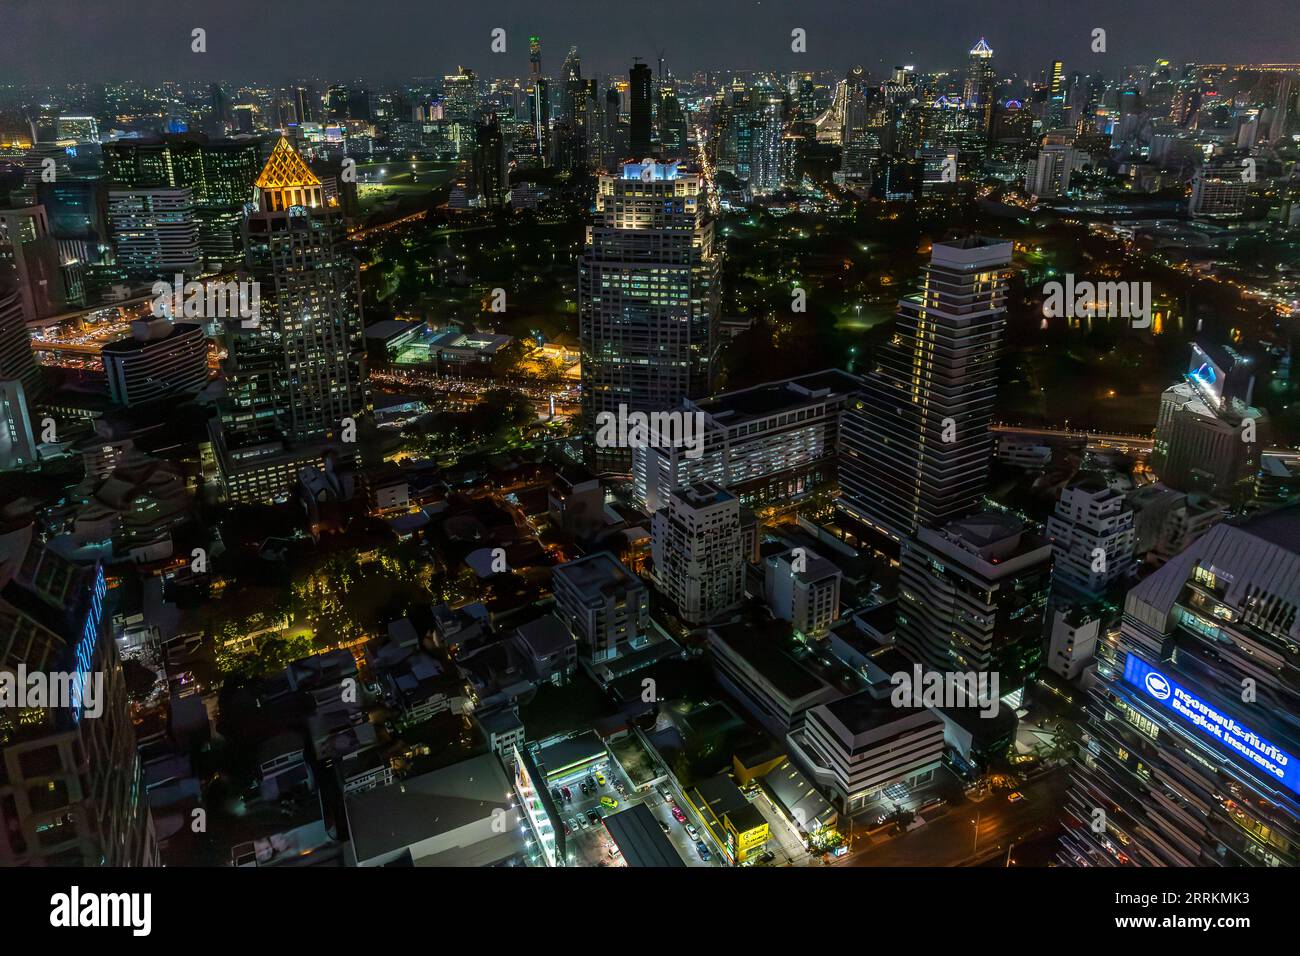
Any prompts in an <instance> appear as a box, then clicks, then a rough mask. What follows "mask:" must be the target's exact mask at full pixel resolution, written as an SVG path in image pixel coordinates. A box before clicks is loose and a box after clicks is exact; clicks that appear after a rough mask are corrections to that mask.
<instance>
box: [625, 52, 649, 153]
mask: <svg viewBox="0 0 1300 956" xmlns="http://www.w3.org/2000/svg"><path fill="white" fill-rule="evenodd" d="M628 84H629V88H630V91H631V95H632V108H631V109H632V113H631V115H632V125H631V128H630V132H629V135H628V149H630V150H631V151H632V156H631V158H632V159H634V160H641V159H644V158H645V157H647V156H649V155H650V150H651V149H652V146H653V144H652V143H651V141H650V119H651V118H650V110H651V105H650V87H651V75H650V66H649V64H646V63H634V64H632V69H631V70H629V71H628Z"/></svg>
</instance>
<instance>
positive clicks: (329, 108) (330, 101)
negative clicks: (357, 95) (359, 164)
mask: <svg viewBox="0 0 1300 956" xmlns="http://www.w3.org/2000/svg"><path fill="white" fill-rule="evenodd" d="M445 80H446V78H445V77H444V81H445ZM325 118H326V119H328V120H332V121H335V122H342V121H343V120H345V119H347V118H348V88H347V87H346V86H337V85H335V86H331V87H330V88H329V89H328V90H326V91H325Z"/></svg>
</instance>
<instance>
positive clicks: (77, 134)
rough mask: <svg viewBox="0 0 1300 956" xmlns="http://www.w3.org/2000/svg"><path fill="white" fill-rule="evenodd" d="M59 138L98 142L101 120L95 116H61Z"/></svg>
mask: <svg viewBox="0 0 1300 956" xmlns="http://www.w3.org/2000/svg"><path fill="white" fill-rule="evenodd" d="M57 130H58V132H57V135H56V138H57V139H61V140H69V139H70V140H73V141H74V142H77V143H98V142H99V122H98V121H97V120H96V119H95V117H93V116H60V117H59V119H58V126H57Z"/></svg>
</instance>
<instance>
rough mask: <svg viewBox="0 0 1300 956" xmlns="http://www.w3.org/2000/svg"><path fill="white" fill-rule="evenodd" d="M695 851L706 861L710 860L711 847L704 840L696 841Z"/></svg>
mask: <svg viewBox="0 0 1300 956" xmlns="http://www.w3.org/2000/svg"><path fill="white" fill-rule="evenodd" d="M695 852H696V853H698V854H699V855H700V859H701V860H703V861H704V862H705V863H708V862H709V848H708V847H707V846H705V845H704V841H703V840H696V841H695Z"/></svg>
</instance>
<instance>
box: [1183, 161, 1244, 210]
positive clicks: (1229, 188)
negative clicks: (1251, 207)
mask: <svg viewBox="0 0 1300 956" xmlns="http://www.w3.org/2000/svg"><path fill="white" fill-rule="evenodd" d="M1241 174H1242V167H1241V166H1239V165H1234V164H1233V163H1230V162H1223V163H1209V164H1206V165H1205V166H1202V167H1201V168H1200V169H1198V170H1197V171H1196V173H1195V174H1194V175H1193V176H1192V195H1191V198H1190V199H1188V200H1187V214H1188V215H1189V216H1192V217H1200V218H1207V219H1213V218H1229V219H1231V218H1236V217H1238V216H1240V215H1241V214H1242V213H1243V212H1244V211H1245V209H1246V199H1247V197H1248V196H1249V195H1250V183H1248V182H1246V180H1245V179H1243V178H1242V175H1241Z"/></svg>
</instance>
